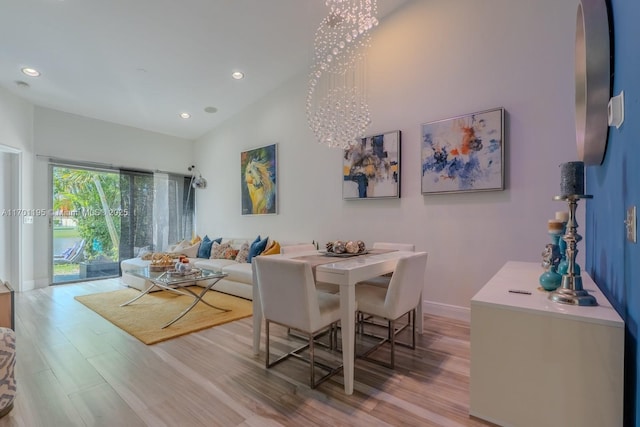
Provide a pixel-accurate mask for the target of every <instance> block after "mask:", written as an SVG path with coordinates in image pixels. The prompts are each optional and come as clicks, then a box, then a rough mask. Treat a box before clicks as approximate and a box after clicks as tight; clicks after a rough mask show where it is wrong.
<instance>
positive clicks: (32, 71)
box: [21, 67, 40, 77]
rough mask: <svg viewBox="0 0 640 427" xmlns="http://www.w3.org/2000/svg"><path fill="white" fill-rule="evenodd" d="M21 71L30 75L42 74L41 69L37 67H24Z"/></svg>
mask: <svg viewBox="0 0 640 427" xmlns="http://www.w3.org/2000/svg"><path fill="white" fill-rule="evenodd" d="M21 71H22V73H23V74H26V75H27V76H29V77H38V76H39V75H40V71H38V70H36V69H35V68H29V67H23V68H22V70H21Z"/></svg>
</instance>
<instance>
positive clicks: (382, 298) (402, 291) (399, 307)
mask: <svg viewBox="0 0 640 427" xmlns="http://www.w3.org/2000/svg"><path fill="white" fill-rule="evenodd" d="M427 256H428V254H427V253H426V252H416V253H415V254H414V255H411V256H408V257H405V258H400V259H399V260H398V264H397V266H396V269H395V271H394V272H393V275H392V276H391V280H390V281H389V286H388V287H386V288H384V287H380V286H372V285H366V284H362V285H360V284H359V285H358V286H356V289H355V292H356V301H357V304H358V316H357V318H358V319H362V318H363V315H372V316H376V317H380V318H383V319H385V320H386V321H387V326H388V331H387V336H386V337H384V338H382V340H381V341H380V342H378V343H377V344H376V345H375V346H373V347H371V348H370V349H368V350H367V351H366V352H365V353H363V354H361V355H359V357H361V358H364V359H368V360H371V361H373V362H376V363H379V364H382V365H383V366H387V367H389V368H392V369H393V368H394V367H395V345H396V339H395V338H396V335H397V334H398V333H400V331H402V330H403V329H404V327H402V328H399V329H396V321H397V320H398V319H400V318H401V317H402V316H404V315H405V314H409V323H408V324H410V325H411V334H412V336H411V344H406V343H401V342H398V344H400V345H405V346H407V347H409V348H412V349H415V345H416V308H417V306H418V304H421V301H420V295H421V294H422V287H423V286H424V277H425V270H426V267H427ZM386 342H389V343H390V346H391V361H390V363H389V364H386V363H384V362H381V361H379V360H377V359H371V358H369V357H368V356H369V354H371V353H372V352H374V351H375V350H377V349H378V348H380V346H382V345H383V344H385V343H386Z"/></svg>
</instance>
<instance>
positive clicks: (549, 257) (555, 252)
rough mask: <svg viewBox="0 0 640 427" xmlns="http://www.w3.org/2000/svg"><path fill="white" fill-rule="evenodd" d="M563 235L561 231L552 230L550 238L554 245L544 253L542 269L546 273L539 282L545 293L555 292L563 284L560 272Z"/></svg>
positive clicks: (550, 244) (547, 247) (549, 246)
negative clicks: (561, 239)
mask: <svg viewBox="0 0 640 427" xmlns="http://www.w3.org/2000/svg"><path fill="white" fill-rule="evenodd" d="M561 235H562V231H561V230H554V231H551V230H550V231H549V236H551V242H552V243H549V244H547V246H546V247H545V248H544V251H543V252H542V267H543V268H544V269H545V272H544V273H542V274H541V275H540V279H539V282H540V286H542V288H543V289H544V290H545V291H555V290H556V289H557V288H558V287H559V286H560V283H562V274H560V273H559V272H558V265H559V263H560V260H561V253H560V245H559V241H560V236H561Z"/></svg>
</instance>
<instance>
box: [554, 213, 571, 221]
mask: <svg viewBox="0 0 640 427" xmlns="http://www.w3.org/2000/svg"><path fill="white" fill-rule="evenodd" d="M556 219H557V220H559V221H562V222H568V221H569V212H566V211H558V212H556Z"/></svg>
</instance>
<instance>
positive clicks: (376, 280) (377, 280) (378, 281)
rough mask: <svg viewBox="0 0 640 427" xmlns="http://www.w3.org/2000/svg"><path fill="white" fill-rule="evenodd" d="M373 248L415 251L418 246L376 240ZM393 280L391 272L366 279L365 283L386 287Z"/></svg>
mask: <svg viewBox="0 0 640 427" xmlns="http://www.w3.org/2000/svg"><path fill="white" fill-rule="evenodd" d="M371 249H387V250H392V251H407V252H415V251H416V246H415V245H414V244H411V243H388V242H374V243H373V245H372V246H371ZM390 280H391V274H385V275H383V276H378V277H373V278H371V279H367V280H365V281H364V282H362V283H364V284H367V285H372V286H381V287H384V288H386V287H387V286H389V281H390Z"/></svg>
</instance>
